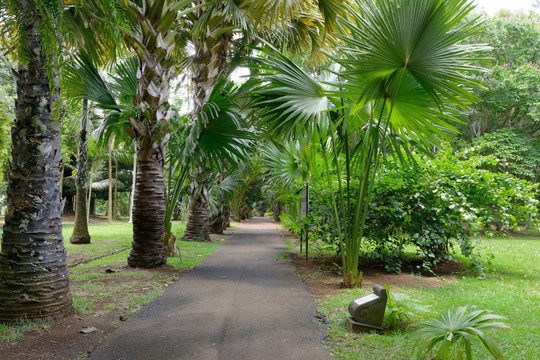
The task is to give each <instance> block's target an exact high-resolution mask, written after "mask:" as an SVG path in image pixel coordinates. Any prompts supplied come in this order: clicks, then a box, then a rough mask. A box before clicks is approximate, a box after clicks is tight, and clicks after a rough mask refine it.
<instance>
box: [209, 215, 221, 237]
mask: <svg viewBox="0 0 540 360" xmlns="http://www.w3.org/2000/svg"><path fill="white" fill-rule="evenodd" d="M209 222H210V228H209V229H210V233H211V234H223V230H224V229H223V212H222V211H220V212H219V213H218V214H215V215H212V216H210V219H209Z"/></svg>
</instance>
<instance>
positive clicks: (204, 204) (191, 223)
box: [183, 168, 210, 241]
mask: <svg viewBox="0 0 540 360" xmlns="http://www.w3.org/2000/svg"><path fill="white" fill-rule="evenodd" d="M207 176H208V173H207V172H205V171H204V170H203V169H202V168H199V169H198V172H197V175H196V176H190V177H191V182H190V184H189V189H190V196H189V212H188V221H187V224H186V232H185V233H184V238H183V240H184V241H210V221H209V219H208V216H209V210H210V207H209V202H208V196H209V194H208V187H207V186H206V185H205V183H204V182H205V181H206V178H207Z"/></svg>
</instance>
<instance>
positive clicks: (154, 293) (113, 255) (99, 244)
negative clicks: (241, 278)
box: [0, 222, 221, 341]
mask: <svg viewBox="0 0 540 360" xmlns="http://www.w3.org/2000/svg"><path fill="white" fill-rule="evenodd" d="M72 231H73V226H70V225H67V226H64V228H63V236H64V244H65V247H66V250H67V253H68V265H69V266H70V270H69V272H70V280H71V294H72V296H73V309H74V311H75V313H76V314H79V315H81V316H111V317H113V318H115V319H118V318H119V315H120V316H121V317H122V319H124V320H125V319H126V318H128V317H129V316H131V315H132V314H133V313H135V312H136V311H137V310H139V309H140V308H141V307H143V306H144V305H146V304H147V303H148V302H150V301H152V300H153V299H155V298H156V297H158V296H159V295H161V294H162V293H163V291H165V289H166V288H167V286H169V285H170V284H172V283H173V282H174V281H175V280H177V279H178V277H179V276H180V275H181V273H182V272H184V271H185V270H186V269H190V268H192V267H193V266H196V265H198V264H199V263H200V262H201V261H202V260H203V259H204V258H205V257H206V256H207V255H209V254H211V253H212V252H213V251H215V250H216V249H217V248H218V247H219V246H220V245H221V242H211V243H196V242H182V241H178V242H177V244H178V245H179V248H180V252H181V257H171V258H168V259H167V265H168V266H166V267H163V268H158V269H133V268H129V267H127V257H128V255H129V252H130V249H131V242H132V238H133V230H132V225H131V224H127V223H114V224H110V225H107V224H102V225H92V226H90V227H89V231H90V236H91V238H92V239H91V244H88V245H73V244H70V243H69V237H70V236H71V233H72ZM172 231H173V233H174V234H176V235H177V237H178V238H181V237H182V235H183V233H184V231H185V223H183V222H175V223H173V228H172ZM113 315H114V316H113ZM113 323H115V324H116V325H118V324H120V322H119V321H118V320H115V321H113ZM46 328H47V325H46V324H45V325H44V323H39V322H37V323H34V322H24V323H20V324H14V325H0V341H17V340H20V339H21V338H22V337H23V334H24V333H25V332H26V331H29V330H36V329H46Z"/></svg>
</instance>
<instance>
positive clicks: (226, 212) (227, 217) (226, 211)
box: [222, 203, 231, 230]
mask: <svg viewBox="0 0 540 360" xmlns="http://www.w3.org/2000/svg"><path fill="white" fill-rule="evenodd" d="M222 225H223V230H227V229H228V228H229V227H230V226H231V205H230V204H229V203H227V204H225V207H224V208H223V223H222Z"/></svg>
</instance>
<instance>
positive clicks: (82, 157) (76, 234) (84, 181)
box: [69, 99, 90, 244]
mask: <svg viewBox="0 0 540 360" xmlns="http://www.w3.org/2000/svg"><path fill="white" fill-rule="evenodd" d="M82 112H83V113H82V118H81V131H80V132H79V148H78V150H77V179H76V181H75V185H76V187H77V193H76V195H75V197H76V201H75V204H76V205H75V225H74V226H73V234H72V235H71V237H70V238H69V241H70V242H71V243H72V244H90V233H89V232H88V221H87V215H86V200H87V198H86V193H87V191H88V143H87V141H88V139H87V137H86V124H87V121H88V100H86V99H84V100H83V106H82Z"/></svg>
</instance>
